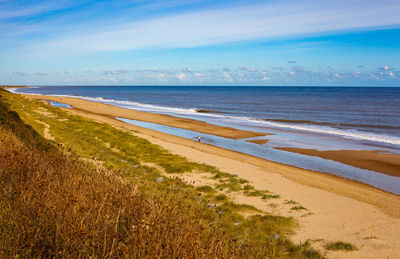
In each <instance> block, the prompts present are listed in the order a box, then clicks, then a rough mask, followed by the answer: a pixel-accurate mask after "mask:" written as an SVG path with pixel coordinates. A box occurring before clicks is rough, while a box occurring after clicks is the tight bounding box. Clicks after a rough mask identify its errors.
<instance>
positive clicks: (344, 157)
mask: <svg viewBox="0 0 400 259" xmlns="http://www.w3.org/2000/svg"><path fill="white" fill-rule="evenodd" d="M276 149H279V150H284V151H289V152H294V153H299V154H303V155H308V156H318V157H321V158H325V159H329V160H334V161H337V162H340V163H344V164H348V165H351V166H355V167H359V168H362V169H367V170H372V171H376V172H380V173H384V174H388V175H391V176H397V177H400V155H399V154H387V153H382V152H381V151H370V150H327V151H319V150H316V149H303V148H292V147H276Z"/></svg>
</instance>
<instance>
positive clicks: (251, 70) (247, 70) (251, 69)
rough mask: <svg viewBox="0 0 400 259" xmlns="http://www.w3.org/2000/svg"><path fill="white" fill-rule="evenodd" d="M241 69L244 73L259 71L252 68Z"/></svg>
mask: <svg viewBox="0 0 400 259" xmlns="http://www.w3.org/2000/svg"><path fill="white" fill-rule="evenodd" d="M239 69H240V70H242V71H246V72H257V69H255V68H252V67H241V68H239Z"/></svg>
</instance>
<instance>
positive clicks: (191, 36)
mask: <svg viewBox="0 0 400 259" xmlns="http://www.w3.org/2000/svg"><path fill="white" fill-rule="evenodd" d="M399 13H400V1H398V0H386V1H385V4H381V3H380V2H377V1H372V0H363V1H361V0H353V1H345V0H338V1H319V0H318V1H317V0H311V1H305V0H303V1H288V2H285V3H283V2H282V1H268V2H265V3H262V4H255V5H254V4H253V5H248V6H235V7H231V8H221V9H213V10H204V11H194V12H187V13H184V14H178V15H176V14H175V15H170V16H166V17H161V18H157V19H152V20H144V21H140V22H133V23H118V24H114V25H112V26H93V27H91V28H89V29H88V30H87V31H81V30H79V33H76V34H71V35H68V36H66V37H61V38H59V39H54V40H53V41H50V42H48V43H47V44H40V46H41V47H45V49H49V48H51V49H57V50H58V49H63V50H70V51H116V50H131V49H139V48H145V47H159V48H176V47H194V46H206V45H212V44H219V43H226V42H233V41H243V40H254V39H272V38H279V37H288V36H289V37H297V36H302V35H309V34H320V33H327V32H328V33H329V32H337V31H340V30H352V29H359V28H362V29H367V30H368V29H369V28H371V29H377V28H379V27H384V26H397V27H398V26H399V24H400V15H398V14H399ZM193 28H196V32H195V33H194V32H193Z"/></svg>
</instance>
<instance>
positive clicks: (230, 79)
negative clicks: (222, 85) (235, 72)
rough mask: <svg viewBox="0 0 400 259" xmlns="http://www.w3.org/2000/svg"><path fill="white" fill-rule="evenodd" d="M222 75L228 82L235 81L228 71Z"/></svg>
mask: <svg viewBox="0 0 400 259" xmlns="http://www.w3.org/2000/svg"><path fill="white" fill-rule="evenodd" d="M222 76H223V77H224V80H225V81H227V82H233V78H232V76H231V75H230V74H228V73H227V72H224V73H222Z"/></svg>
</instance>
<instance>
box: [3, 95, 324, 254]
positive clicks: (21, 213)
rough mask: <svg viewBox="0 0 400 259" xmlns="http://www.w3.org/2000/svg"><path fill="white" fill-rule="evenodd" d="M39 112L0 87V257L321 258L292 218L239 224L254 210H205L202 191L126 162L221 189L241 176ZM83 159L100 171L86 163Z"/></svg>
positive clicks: (257, 217) (231, 207) (121, 135)
mask: <svg viewBox="0 0 400 259" xmlns="http://www.w3.org/2000/svg"><path fill="white" fill-rule="evenodd" d="M6 103H8V104H7V105H8V106H10V107H11V106H12V107H13V109H15V110H16V111H18V114H17V113H16V112H13V111H10V110H9V108H8V107H7V105H6ZM42 106H43V104H41V103H39V102H32V101H28V100H26V99H24V98H22V97H21V96H18V95H13V94H10V93H7V92H5V91H2V90H1V89H0V258H3V257H6V258H8V257H21V256H22V257H34V258H36V257H63V258H64V257H73V258H74V257H96V258H97V257H101V258H103V257H113V258H114V257H133V258H137V257H144V258H150V257H151V258H154V257H155V258H160V257H163V258H165V257H167V258H170V257H174V258H177V257H179V258H181V257H182V258H187V257H192V258H193V257H196V258H197V257H202V258H203V257H206V258H211V257H213V258H275V257H280V258H298V257H303V258H320V257H321V256H320V254H319V253H318V252H317V251H314V250H313V249H312V248H311V247H310V246H309V244H308V243H306V244H301V245H294V244H293V243H292V242H290V240H289V239H288V238H287V235H288V234H290V233H291V232H292V228H293V226H294V225H295V222H294V221H293V219H290V218H284V217H279V216H273V215H253V216H249V217H247V218H245V217H243V216H242V215H240V212H241V211H243V210H244V211H247V210H249V209H252V208H251V207H249V206H247V205H238V204H234V203H232V202H230V201H225V202H224V203H223V204H222V205H221V206H218V207H217V208H210V207H208V206H207V205H208V203H207V202H208V201H207V200H206V199H203V196H207V195H203V196H201V194H200V193H199V191H200V190H198V191H197V190H195V189H194V188H193V187H192V186H190V185H187V184H185V183H182V182H181V181H180V180H178V179H165V178H163V179H164V180H163V181H161V182H158V181H155V179H158V178H160V176H161V174H160V173H159V172H157V170H156V169H154V168H149V167H146V166H138V168H136V167H135V166H134V167H132V165H140V164H141V163H143V164H145V163H146V162H152V163H156V164H157V165H159V166H161V167H162V168H164V169H165V171H171V172H185V171H187V170H189V169H193V168H194V169H196V168H197V169H202V170H205V171H207V172H214V173H215V174H216V175H217V176H218V177H219V178H221V179H225V178H226V179H225V180H226V181H227V183H228V185H227V186H224V187H226V188H232V186H233V187H235V186H236V185H237V184H244V183H245V182H241V180H240V179H236V178H235V177H233V176H231V175H227V174H223V173H221V172H219V171H218V170H217V169H216V168H212V167H210V166H207V165H199V164H195V163H193V162H190V161H187V160H186V159H184V158H182V157H179V156H176V155H173V154H169V153H167V152H166V151H165V150H162V149H160V148H159V147H157V146H155V145H153V144H151V143H148V142H146V141H145V140H143V139H140V138H138V137H135V136H132V135H130V134H127V133H124V132H121V131H118V130H116V129H114V128H112V127H109V126H107V125H102V124H98V123H94V122H92V121H89V120H86V119H84V118H80V117H77V116H70V115H68V114H67V113H65V112H64V111H61V110H59V109H56V108H49V109H51V111H52V112H53V113H54V114H55V115H56V117H57V118H58V117H59V118H62V120H56V119H54V118H48V117H46V116H44V115H41V114H39V115H37V114H36V115H35V112H34V111H35V110H37V108H38V107H42ZM19 114H20V115H21V116H23V118H24V121H26V122H27V123H29V124H30V125H32V126H33V127H35V129H36V130H39V131H40V130H42V129H43V125H42V124H40V123H37V122H36V121H37V120H38V119H39V120H41V121H42V120H44V121H45V122H46V123H48V124H49V125H51V127H50V131H51V132H50V133H51V134H52V135H53V136H55V141H58V143H63V145H57V144H56V143H55V142H54V141H48V140H45V139H44V138H43V137H41V136H40V135H39V134H38V133H37V132H36V131H35V130H34V129H33V128H32V127H31V126H29V125H27V124H25V123H23V122H22V121H21V119H20V118H19ZM37 116H40V117H37ZM60 140H62V141H60ZM103 142H104V143H111V144H108V145H103V144H102V143H103ZM62 146H66V147H67V150H64V149H63V148H62ZM115 149H118V152H116V151H115ZM71 150H72V151H73V152H72V151H71ZM76 153H78V154H79V156H78V155H76ZM91 159H95V160H97V161H101V163H100V164H101V165H102V166H99V167H97V168H96V167H95V166H94V165H93V164H92V163H89V162H85V161H90V160H91ZM113 170H115V171H113ZM189 171H190V170H189ZM161 178H162V177H161ZM225 180H224V181H225ZM231 185H232V186H231ZM208 194H209V195H211V194H210V193H208ZM213 195H216V194H213ZM204 198H206V197H204Z"/></svg>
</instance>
